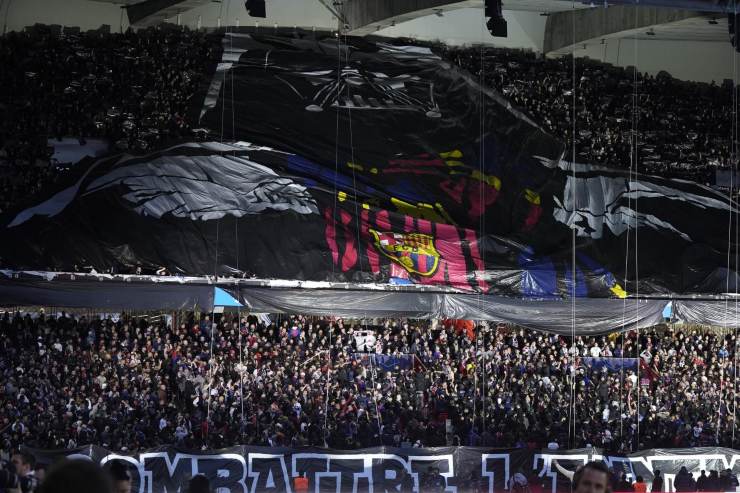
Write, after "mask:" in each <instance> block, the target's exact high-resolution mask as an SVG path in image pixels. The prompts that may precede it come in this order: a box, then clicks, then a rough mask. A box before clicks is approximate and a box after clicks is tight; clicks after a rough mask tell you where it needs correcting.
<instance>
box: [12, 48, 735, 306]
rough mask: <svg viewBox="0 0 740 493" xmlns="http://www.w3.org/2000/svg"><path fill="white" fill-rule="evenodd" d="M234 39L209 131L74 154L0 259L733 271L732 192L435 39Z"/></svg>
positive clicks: (45, 263)
mask: <svg viewBox="0 0 740 493" xmlns="http://www.w3.org/2000/svg"><path fill="white" fill-rule="evenodd" d="M223 46H224V50H223V53H222V54H221V55H219V56H220V57H221V58H220V59H219V60H218V62H219V63H218V67H217V68H216V69H215V72H214V74H213V76H212V79H211V80H210V81H209V82H208V84H207V86H205V87H204V88H203V89H204V90H203V93H204V95H205V96H204V97H203V98H202V99H201V100H200V101H197V102H195V103H194V104H196V105H197V106H198V108H197V109H199V110H200V111H199V112H198V111H196V113H199V114H200V121H199V122H197V123H198V124H199V125H201V126H202V127H203V128H204V129H207V130H208V131H210V137H211V140H212V141H211V142H205V143H204V142H199V143H182V144H179V145H175V146H171V147H168V148H166V149H158V150H156V151H154V152H152V153H150V154H147V155H129V154H122V155H116V156H112V157H107V158H103V159H99V160H92V159H91V160H90V161H89V162H87V163H83V164H81V165H80V166H77V167H76V172H75V173H76V174H73V175H72V176H70V177H69V179H68V180H67V182H66V183H64V184H62V185H61V186H60V188H59V189H58V190H56V191H54V192H50V193H49V195H48V196H46V197H41V198H39V199H38V200H36V202H35V203H33V204H31V205H30V206H28V207H25V208H24V209H21V210H16V211H11V212H9V213H7V214H5V215H4V216H2V217H0V228H1V229H2V230H3V234H4V235H6V236H9V237H12V238H13V241H9V242H2V244H0V266H3V267H13V268H16V269H25V270H57V271H59V270H64V271H71V270H73V269H75V268H77V269H82V268H89V267H94V268H95V269H96V270H97V272H108V271H109V270H111V269H113V270H114V271H116V270H117V271H119V272H121V271H126V272H131V271H132V270H134V269H135V268H136V267H142V268H144V269H151V271H154V270H157V269H159V268H160V267H166V268H167V270H168V271H169V272H171V273H173V274H182V275H195V276H203V275H214V274H219V275H232V274H235V275H243V274H248V275H254V276H257V277H260V278H268V279H292V280H308V281H339V282H357V283H370V282H372V283H381V284H416V285H425V286H433V287H443V288H454V289H457V290H461V291H465V292H477V293H489V294H499V295H510V296H517V297H521V298H538V299H542V298H550V299H560V298H562V297H565V296H569V295H571V294H575V295H576V296H580V297H586V296H588V297H623V296H625V295H626V294H627V293H631V292H635V291H636V289H637V287H638V286H637V285H636V282H637V281H636V280H635V274H636V273H637V272H638V271H639V292H640V293H641V294H651V293H666V292H674V293H717V292H724V291H726V290H727V287H728V282H730V281H728V277H729V278H730V279H731V282H730V284H729V287H730V289H732V286H734V282H735V274H734V271H735V270H736V269H735V265H734V262H735V260H736V258H737V256H736V255H734V254H733V253H732V251H734V249H735V246H736V245H732V244H731V245H728V238H730V239H732V238H736V235H735V234H732V233H730V234H728V231H727V229H728V224H731V223H732V224H734V223H736V221H730V220H729V218H730V215H731V214H733V213H734V212H736V207H735V204H734V202H732V201H730V200H728V198H727V197H725V196H724V195H722V194H720V193H718V192H716V191H713V190H711V189H709V188H707V187H704V186H702V185H699V184H697V183H692V182H687V181H679V180H668V179H663V178H659V177H654V176H644V175H640V174H632V175H630V174H629V173H628V172H627V171H626V169H627V168H628V167H629V163H624V167H623V168H624V169H605V168H599V167H595V166H591V165H589V164H588V163H572V162H570V160H571V159H572V156H571V157H569V156H568V154H567V149H566V148H565V146H564V145H563V143H562V142H561V141H559V140H558V139H556V138H555V137H553V136H551V135H549V134H548V133H546V132H545V131H544V130H543V129H542V128H541V126H540V125H539V123H538V122H536V121H534V120H532V119H531V118H530V117H529V116H528V115H527V114H525V113H524V112H522V111H520V110H518V109H517V108H515V107H513V106H512V105H511V104H510V103H509V102H508V101H507V100H506V98H505V97H504V96H503V95H502V94H499V93H497V92H495V91H493V90H491V89H489V88H486V87H483V86H481V85H480V84H479V83H478V79H477V78H476V77H473V76H471V74H469V73H467V72H465V71H463V70H460V69H459V68H457V67H455V66H453V65H452V64H450V63H448V62H446V61H444V60H442V59H441V58H440V57H439V56H437V55H435V54H434V53H433V52H432V51H431V50H430V49H428V48H424V47H419V46H409V45H403V44H392V43H389V42H371V41H368V40H365V39H359V38H348V39H344V38H342V39H341V40H338V39H336V38H326V39H310V40H309V39H294V38H288V37H279V36H269V35H259V36H258V35H246V34H244V35H239V34H229V35H227V36H226V37H225V38H224V39H223ZM573 231H575V234H576V236H577V240H576V246H575V252H573V248H572V239H571V235H572V233H573ZM636 233H638V234H639V241H638V239H636V238H635V235H636ZM667 246H670V247H669V248H668V247H667ZM728 247H729V249H730V250H731V251H730V252H729V253H728ZM635 248H637V250H635ZM574 253H575V256H574ZM626 256H629V257H628V258H626ZM728 258H729V259H730V265H729V269H728V268H727V267H728V265H727V259H728ZM573 259H575V265H573ZM635 262H637V263H638V265H637V266H635ZM625 266H627V267H628V268H627V271H628V272H625V268H626V267H625ZM625 278H626V283H625Z"/></svg>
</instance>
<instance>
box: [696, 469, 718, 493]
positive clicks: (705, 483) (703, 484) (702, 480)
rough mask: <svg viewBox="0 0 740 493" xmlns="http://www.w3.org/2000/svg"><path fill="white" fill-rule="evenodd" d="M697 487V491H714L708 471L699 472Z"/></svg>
mask: <svg viewBox="0 0 740 493" xmlns="http://www.w3.org/2000/svg"><path fill="white" fill-rule="evenodd" d="M696 489H697V491H714V490H712V489H711V488H710V487H709V476H707V471H702V472H701V473H700V474H699V477H698V478H697V480H696Z"/></svg>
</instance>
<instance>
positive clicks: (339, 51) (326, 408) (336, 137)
mask: <svg viewBox="0 0 740 493" xmlns="http://www.w3.org/2000/svg"><path fill="white" fill-rule="evenodd" d="M341 77H342V39H341V36H340V33H339V26H337V86H336V91H337V94H338V93H339V86H340V84H341ZM338 105H339V102H338V101H337V113H336V125H335V130H334V132H335V134H334V207H333V209H332V221H333V222H334V225H335V226H336V224H337V174H338V173H339V106H338ZM358 248H359V246H358ZM337 260H338V258H337ZM335 268H336V262H334V259H332V263H331V277H332V281H333V280H334V277H335V275H336V272H335ZM333 328H334V324H333V322H330V323H329V346H328V347H329V349H327V350H326V355H327V363H326V401H324V444H326V443H327V440H326V438H327V424H328V419H329V385H330V383H331V370H332V361H331V358H332V356H331V344H332V340H331V339H332V329H333Z"/></svg>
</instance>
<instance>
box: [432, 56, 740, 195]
mask: <svg viewBox="0 0 740 493" xmlns="http://www.w3.org/2000/svg"><path fill="white" fill-rule="evenodd" d="M441 51H442V52H443V55H444V56H445V57H446V58H448V59H449V60H451V61H453V62H454V63H456V64H457V65H459V66H460V67H463V68H465V69H467V70H469V71H470V72H471V73H473V74H475V75H477V76H478V77H479V78H481V79H482V80H483V81H485V84H486V85H488V86H490V87H493V88H495V89H497V90H498V91H500V92H501V93H502V94H503V95H504V96H506V97H507V98H508V99H509V100H510V101H511V102H512V103H514V104H515V105H516V106H518V107H520V108H524V109H526V110H527V111H528V112H529V113H530V114H531V115H532V116H533V119H534V121H536V122H538V123H539V124H541V125H542V126H543V127H544V128H545V129H546V130H547V131H549V132H551V133H552V134H553V135H555V136H557V137H559V138H562V139H563V140H564V141H565V142H566V149H568V152H567V155H566V159H571V156H572V152H571V151H570V150H571V149H572V145H573V134H574V122H573V119H574V112H573V104H574V100H573V90H574V84H573V78H574V77H573V66H572V59H571V58H570V57H561V58H554V59H550V58H544V57H541V56H538V55H536V54H535V53H533V52H531V51H523V50H511V49H496V48H487V49H485V50H484V51H483V53H482V54H481V51H480V49H441ZM575 80H576V84H575V96H576V100H575V103H576V112H575V141H576V142H575V143H576V150H575V152H576V160H577V161H578V162H581V163H588V164H598V165H602V166H609V167H617V168H629V167H630V165H631V164H632V166H633V168H634V169H637V170H638V171H640V172H643V173H649V174H656V175H661V176H670V177H676V178H684V179H689V180H694V181H698V182H700V183H704V184H714V178H715V170H716V169H717V168H718V167H728V166H732V162H731V160H730V159H731V141H732V132H733V129H732V121H733V118H734V117H733V107H734V105H733V97H732V83H729V84H728V83H726V82H725V83H723V84H722V85H717V84H715V83H712V84H705V83H696V82H686V81H681V80H678V79H674V78H673V77H671V76H670V75H669V74H667V73H665V72H661V73H659V74H658V75H657V76H651V75H649V74H642V73H637V74H635V73H634V71H633V70H631V69H625V68H622V67H615V66H612V65H610V64H605V63H601V62H598V61H595V60H591V59H588V58H577V59H576V64H575ZM633 129H634V130H635V132H636V134H635V136H636V149H637V152H636V153H635V152H633V151H634V149H633V142H635V141H633ZM635 157H636V160H635Z"/></svg>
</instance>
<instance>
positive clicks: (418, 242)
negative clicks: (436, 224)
mask: <svg viewBox="0 0 740 493" xmlns="http://www.w3.org/2000/svg"><path fill="white" fill-rule="evenodd" d="M370 232H371V233H372V235H373V237H374V238H375V246H376V247H377V248H378V250H380V252H381V253H382V254H383V255H385V256H386V257H388V258H389V259H391V260H393V261H394V262H396V263H397V264H399V265H400V266H401V267H403V268H404V269H406V270H407V271H409V272H412V273H414V274H419V275H420V276H431V275H433V274H434V272H435V271H436V270H437V266H438V265H439V252H438V251H437V249H436V248H435V247H434V238H432V236H430V235H425V234H421V233H392V232H385V231H376V230H374V229H370Z"/></svg>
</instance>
